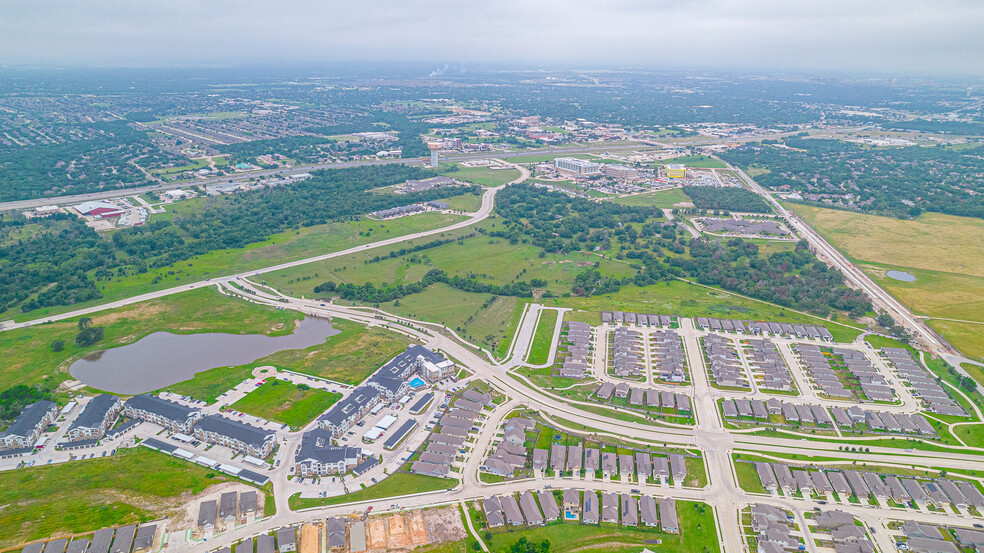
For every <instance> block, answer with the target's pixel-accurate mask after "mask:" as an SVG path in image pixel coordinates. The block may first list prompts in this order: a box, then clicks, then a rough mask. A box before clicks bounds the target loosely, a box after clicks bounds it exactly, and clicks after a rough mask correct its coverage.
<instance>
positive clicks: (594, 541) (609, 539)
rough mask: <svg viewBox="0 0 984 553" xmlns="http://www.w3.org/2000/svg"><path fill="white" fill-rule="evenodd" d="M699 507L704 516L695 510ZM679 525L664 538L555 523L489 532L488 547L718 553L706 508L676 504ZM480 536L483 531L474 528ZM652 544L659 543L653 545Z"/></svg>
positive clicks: (566, 552) (558, 552)
mask: <svg viewBox="0 0 984 553" xmlns="http://www.w3.org/2000/svg"><path fill="white" fill-rule="evenodd" d="M696 506H701V507H703V509H704V512H700V511H698V510H697V509H696V508H695V507H696ZM676 508H677V515H678V518H679V522H680V533H679V534H667V533H665V532H663V531H661V530H656V529H651V528H646V527H642V526H640V527H638V528H626V527H623V526H617V525H615V524H602V525H600V526H599V525H588V524H577V523H564V522H558V523H553V524H549V525H547V526H543V527H539V528H532V529H527V530H511V529H509V530H506V529H503V528H499V529H494V530H492V539H491V540H490V542H489V543H487V545H489V549H490V550H491V551H509V548H510V547H511V546H512V545H513V544H514V543H516V542H517V541H519V540H520V539H521V538H526V539H527V540H528V541H530V542H532V543H539V542H540V541H542V540H550V551H551V553H570V552H574V551H578V552H586V551H604V552H611V553H615V552H631V553H638V552H639V551H640V550H641V548H642V547H646V548H648V549H649V550H650V551H677V552H684V551H686V552H688V553H689V552H697V553H700V552H701V551H704V550H705V548H706V550H707V551H710V552H714V551H719V550H720V546H719V544H718V533H717V528H716V525H715V523H714V514H713V512H712V510H711V508H710V507H709V506H706V504H702V503H696V502H693V501H677V502H676ZM476 530H478V531H479V532H480V533H482V530H479V529H478V528H476ZM654 540H662V543H659V544H656V543H654Z"/></svg>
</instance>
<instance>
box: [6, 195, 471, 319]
mask: <svg viewBox="0 0 984 553" xmlns="http://www.w3.org/2000/svg"><path fill="white" fill-rule="evenodd" d="M196 199H197V198H196ZM188 201H189V202H194V201H195V200H194V199H193V200H188ZM177 209H178V211H179V212H183V210H185V209H187V208H185V207H179V208H177ZM463 218H464V216H462V215H450V214H444V213H438V212H428V213H421V214H419V215H414V216H413V217H400V218H398V219H392V220H388V221H372V220H369V219H360V220H357V221H347V222H342V223H328V224H324V225H316V226H312V227H305V228H302V229H298V230H290V231H287V232H282V233H279V234H275V235H272V236H270V237H268V239H267V240H266V241H264V242H259V243H256V244H250V245H249V246H246V247H245V248H239V249H227V250H217V251H214V252H211V253H208V254H204V255H199V256H196V257H194V258H193V259H190V260H188V261H182V262H179V263H175V264H174V265H169V266H167V267H163V268H161V269H157V270H153V271H148V272H147V273H143V274H132V275H129V276H125V277H114V278H113V279H112V280H109V281H100V282H99V283H98V286H99V288H100V290H101V291H102V293H103V298H102V299H100V300H95V301H92V302H86V303H81V304H75V305H71V306H60V307H51V308H42V309H38V310H35V311H31V312H30V313H21V312H20V310H19V309H13V308H12V309H10V310H8V311H6V312H4V313H0V319H8V318H9V319H14V320H26V319H38V318H43V317H44V316H46V315H50V314H53V313H61V312H64V311H70V310H75V309H80V308H83V307H87V306H90V305H96V304H102V303H106V302H110V301H113V300H117V299H121V298H127V297H131V296H135V295H139V294H145V293H147V292H152V291H155V290H161V289H164V288H171V287H174V286H180V285H182V284H187V283H188V282H194V281H199V280H205V279H206V278H210V277H215V276H221V275H229V274H235V273H239V272H245V271H249V270H253V269H258V268H262V267H268V266H270V265H276V264H278V263H283V262H286V261H291V260H296V259H304V258H307V257H312V256H316V255H320V254H324V253H326V252H332V251H337V250H342V249H346V248H351V247H354V246H358V245H360V244H365V243H368V242H374V241H377V240H383V239H386V238H392V237H394V236H401V235H405V234H410V233H414V232H420V231H424V230H428V229H433V228H439V227H443V226H446V225H449V224H451V223H454V222H457V221H461V220H463ZM158 277H159V278H158ZM155 279H157V282H154V280H155Z"/></svg>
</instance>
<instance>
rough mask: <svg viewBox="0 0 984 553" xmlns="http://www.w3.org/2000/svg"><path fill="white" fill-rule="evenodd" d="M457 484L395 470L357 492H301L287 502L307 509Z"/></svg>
mask: <svg viewBox="0 0 984 553" xmlns="http://www.w3.org/2000/svg"><path fill="white" fill-rule="evenodd" d="M457 485H458V481H457V480H454V479H449V478H437V477H435V476H423V475H420V474H410V473H407V472H397V473H395V474H391V475H389V476H387V477H386V478H385V479H383V480H382V481H380V482H379V483H378V484H374V485H372V486H369V487H368V488H363V489H361V490H359V491H357V492H353V493H349V494H345V495H338V496H335V497H313V498H302V497H301V494H294V495H292V496H291V497H290V500H289V502H290V508H291V509H295V510H296V509H308V508H311V507H320V506H323V505H339V504H341V503H354V502H356V501H366V500H369V499H384V498H387V497H398V496H401V495H409V494H414V493H423V492H432V491H437V490H449V489H451V488H453V487H455V486H457Z"/></svg>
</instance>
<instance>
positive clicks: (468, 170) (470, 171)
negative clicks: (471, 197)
mask: <svg viewBox="0 0 984 553" xmlns="http://www.w3.org/2000/svg"><path fill="white" fill-rule="evenodd" d="M441 165H442V166H443V165H444V164H441ZM444 174H445V175H446V176H448V177H451V178H453V179H456V180H462V181H468V182H473V183H475V184H478V185H481V186H485V187H488V188H493V187H496V186H501V185H503V184H506V183H507V182H511V181H514V180H516V179H518V178H519V176H520V174H521V173H520V172H519V170H518V169H513V168H511V167H510V168H509V169H496V170H492V169H489V168H487V167H464V166H462V165H458V170H457V171H447V172H445V173H444Z"/></svg>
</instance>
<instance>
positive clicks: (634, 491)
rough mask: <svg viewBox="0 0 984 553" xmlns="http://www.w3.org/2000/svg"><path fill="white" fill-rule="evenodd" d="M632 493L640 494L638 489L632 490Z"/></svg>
mask: <svg viewBox="0 0 984 553" xmlns="http://www.w3.org/2000/svg"><path fill="white" fill-rule="evenodd" d="M631 491H632V493H642V491H640V490H639V489H638V488H632V490H631Z"/></svg>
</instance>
